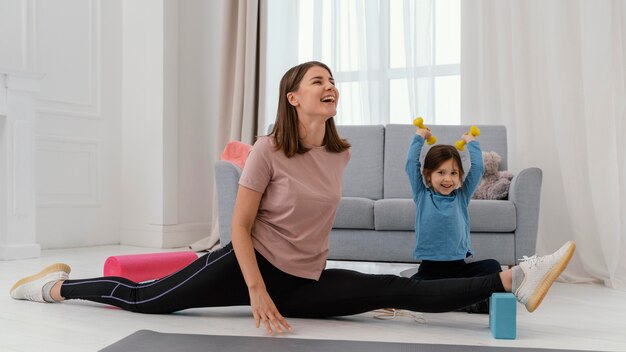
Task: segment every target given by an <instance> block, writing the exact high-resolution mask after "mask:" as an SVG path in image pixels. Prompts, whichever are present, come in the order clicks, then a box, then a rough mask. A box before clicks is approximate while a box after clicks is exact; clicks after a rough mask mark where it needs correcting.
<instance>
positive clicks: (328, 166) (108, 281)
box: [10, 62, 575, 333]
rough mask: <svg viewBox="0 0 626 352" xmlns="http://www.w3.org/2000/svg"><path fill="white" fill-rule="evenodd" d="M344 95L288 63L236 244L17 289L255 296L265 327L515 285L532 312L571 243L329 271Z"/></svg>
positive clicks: (137, 304)
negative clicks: (424, 264)
mask: <svg viewBox="0 0 626 352" xmlns="http://www.w3.org/2000/svg"><path fill="white" fill-rule="evenodd" d="M338 100H339V91H338V90H337V88H336V87H335V82H334V79H333V76H332V73H331V71H330V69H329V68H328V67H327V66H326V65H324V64H322V63H320V62H307V63H304V64H301V65H298V66H295V67H293V68H291V69H290V70H289V71H287V73H285V75H284V76H283V78H282V80H281V82H280V95H279V102H278V112H277V118H276V124H275V127H274V130H273V131H272V133H271V134H270V135H269V136H265V137H261V138H259V140H258V141H257V142H256V144H255V145H254V147H253V148H252V150H251V152H250V156H249V157H248V160H247V162H246V165H245V167H244V170H243V172H242V175H241V179H240V181H239V182H240V186H239V190H238V194H237V200H236V202H235V209H234V212H233V219H232V227H231V228H232V243H230V244H226V245H225V246H224V247H223V248H221V249H219V250H217V251H215V252H211V253H208V254H207V255H204V256H202V257H200V258H198V260H196V261H195V262H193V263H191V264H190V265H188V266H187V267H185V268H183V269H182V270H180V271H178V272H176V273H174V274H172V275H169V276H167V277H165V278H162V279H159V280H156V281H154V282H148V283H135V282H132V281H130V280H127V279H124V278H118V277H102V278H93V279H82V280H69V279H68V277H69V272H70V268H69V266H67V265H65V264H53V265H51V266H49V267H47V268H45V269H44V270H42V271H41V272H39V273H37V274H35V275H31V276H29V277H26V278H24V279H22V280H20V281H18V282H17V283H16V284H15V285H14V286H13V287H12V288H11V291H10V294H11V296H12V297H13V298H15V299H26V300H32V301H39V302H59V301H62V300H64V299H85V300H89V301H94V302H101V303H105V304H110V305H114V306H117V307H121V308H123V309H126V310H130V311H133V312H140V313H170V312H175V311H179V310H183V309H187V308H197V307H217V306H234V305H250V307H251V309H252V314H253V316H254V320H255V323H256V326H257V327H259V326H260V324H261V323H263V325H264V326H265V328H266V329H267V331H268V333H272V332H273V331H277V332H282V331H284V330H291V325H290V324H289V323H288V322H287V320H286V319H285V317H286V316H287V317H303V318H323V317H330V316H342V315H352V314H358V313H362V312H366V311H370V310H374V309H378V308H389V307H391V308H397V309H408V310H413V311H420V312H446V311H452V310H455V309H459V308H461V307H465V306H468V305H470V304H472V303H475V302H478V301H481V300H484V299H486V298H487V297H489V296H490V295H491V294H492V293H494V292H504V291H511V290H514V292H515V294H516V295H517V297H518V299H519V300H520V301H521V302H522V303H524V304H526V306H527V308H528V309H529V310H531V311H532V310H534V309H535V308H536V307H537V305H538V304H539V303H540V302H541V299H542V298H543V296H544V295H545V293H546V292H547V290H548V288H549V287H550V285H551V284H552V283H553V282H554V280H555V279H556V278H557V277H558V275H559V274H560V273H561V272H562V271H563V269H564V268H565V267H566V265H567V263H568V262H569V259H570V258H571V256H572V254H573V252H574V248H575V246H574V244H573V242H568V243H567V244H566V245H564V246H563V247H562V248H561V249H560V250H559V251H557V252H556V253H554V254H552V255H550V256H546V257H541V258H533V259H531V260H529V261H527V262H524V263H522V264H521V265H520V266H518V267H515V268H513V269H512V270H508V271H505V272H501V273H495V274H493V275H489V276H482V277H477V278H470V279H450V280H432V281H420V280H412V279H410V278H403V277H399V276H395V275H368V274H363V273H359V272H356V271H350V270H343V269H326V270H325V269H324V266H325V262H326V256H327V252H328V235H329V233H330V229H331V227H332V223H333V220H334V216H335V212H336V209H337V206H338V204H339V200H340V196H341V178H342V174H343V170H344V168H345V166H346V164H347V163H348V160H349V156H350V154H349V153H350V151H349V146H350V145H349V144H348V142H347V141H345V140H342V139H341V138H339V136H338V134H337V131H336V129H335V125H334V121H333V116H335V114H336V112H337V103H338Z"/></svg>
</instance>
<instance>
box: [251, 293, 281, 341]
mask: <svg viewBox="0 0 626 352" xmlns="http://www.w3.org/2000/svg"><path fill="white" fill-rule="evenodd" d="M248 292H249V294H250V307H251V308H252V315H253V316H254V322H255V325H256V327H257V328H258V327H259V326H260V325H261V322H263V325H265V329H266V330H267V333H268V334H273V333H274V330H276V332H278V333H282V332H283V331H284V330H287V331H291V325H289V323H288V322H287V319H285V317H283V316H282V315H281V314H280V312H279V311H278V309H277V308H276V305H275V304H274V301H273V300H272V298H271V297H270V295H269V293H267V290H266V289H265V288H258V289H249V290H248Z"/></svg>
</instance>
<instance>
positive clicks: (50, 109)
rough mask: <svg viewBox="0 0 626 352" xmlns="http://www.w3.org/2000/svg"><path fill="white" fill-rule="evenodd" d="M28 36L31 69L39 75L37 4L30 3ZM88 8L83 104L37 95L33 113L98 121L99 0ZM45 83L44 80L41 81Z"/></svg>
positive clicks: (100, 68)
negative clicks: (30, 50)
mask: <svg viewBox="0 0 626 352" xmlns="http://www.w3.org/2000/svg"><path fill="white" fill-rule="evenodd" d="M32 1H33V5H32V23H33V26H32V28H33V29H32V36H33V40H32V42H33V46H32V48H33V50H32V52H33V54H32V58H33V68H34V71H40V68H39V65H38V62H37V57H38V45H37V44H38V38H37V31H38V28H37V22H38V18H37V7H38V6H37V3H38V1H37V0H32ZM88 4H89V8H88V11H89V23H88V29H89V43H88V45H89V64H88V65H89V72H90V75H89V83H88V89H89V94H88V98H87V100H86V101H70V100H62V99H56V98H53V97H46V96H45V92H41V94H40V95H39V97H38V104H37V105H38V106H37V112H38V113H42V114H50V115H61V116H71V117H77V118H85V119H100V118H101V115H102V106H101V105H102V97H101V95H102V92H101V87H100V85H101V83H102V82H101V81H102V80H101V77H102V65H101V58H100V55H101V52H102V34H101V32H102V24H101V12H102V10H101V2H100V0H90V1H89V2H88ZM44 80H45V78H44Z"/></svg>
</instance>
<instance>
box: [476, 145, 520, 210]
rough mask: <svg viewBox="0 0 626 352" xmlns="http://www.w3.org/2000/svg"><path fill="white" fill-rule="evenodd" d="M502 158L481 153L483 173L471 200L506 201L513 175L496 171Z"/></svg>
mask: <svg viewBox="0 0 626 352" xmlns="http://www.w3.org/2000/svg"><path fill="white" fill-rule="evenodd" d="M500 161H502V158H501V157H500V155H498V153H496V152H493V151H491V152H483V163H484V164H485V173H484V174H483V178H482V179H481V180H480V184H479V185H478V188H477V189H476V192H475V193H474V196H473V197H472V198H474V199H492V200H493V199H506V198H507V197H508V196H509V186H510V185H511V180H512V179H513V174H512V173H510V172H508V171H498V168H499V167H500Z"/></svg>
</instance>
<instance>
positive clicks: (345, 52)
mask: <svg viewBox="0 0 626 352" xmlns="http://www.w3.org/2000/svg"><path fill="white" fill-rule="evenodd" d="M433 2H434V1H433V0H418V1H393V0H299V1H294V0H273V1H270V2H269V3H268V32H267V41H268V44H267V47H268V51H267V62H266V66H265V71H266V73H267V76H266V79H265V87H266V90H267V99H265V101H266V102H267V104H266V105H265V108H264V111H265V116H264V122H265V123H264V125H267V124H268V123H271V122H272V121H273V120H274V114H275V101H276V100H275V99H276V98H277V97H275V92H277V90H278V83H277V82H278V81H279V80H280V77H281V75H282V74H283V72H284V71H285V70H286V69H287V68H289V67H291V66H294V65H297V64H299V63H301V62H305V61H309V60H318V61H322V62H324V63H326V64H328V65H329V66H330V68H331V69H332V70H333V73H334V75H335V80H336V81H337V82H338V88H339V90H340V92H341V102H340V104H339V111H338V114H337V118H336V120H337V123H339V124H387V123H390V122H395V123H398V122H402V123H411V121H412V119H413V118H414V117H415V116H417V115H418V114H420V115H424V117H426V118H427V120H428V118H431V119H434V108H433V104H434V103H435V100H434V98H433V97H434V85H433V78H432V76H431V75H432V71H431V70H430V65H434V59H433V57H434V55H433V53H434V49H433V47H434V45H435V44H434V40H433V31H434V26H433V23H434V20H433V16H434V15H435V13H434V11H433V8H434V5H433ZM398 9H400V11H398ZM397 13H399V14H397ZM394 28H395V30H396V32H394V33H392V32H393V31H394ZM294 37H295V38H294ZM294 39H295V40H294ZM294 53H295V55H294ZM457 74H458V72H457ZM273 82H275V83H273ZM407 92H409V93H407ZM394 119H395V120H394ZM431 122H432V121H431Z"/></svg>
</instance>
